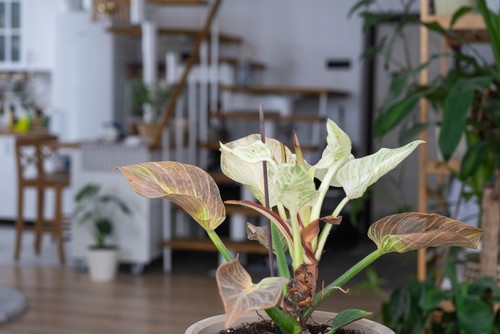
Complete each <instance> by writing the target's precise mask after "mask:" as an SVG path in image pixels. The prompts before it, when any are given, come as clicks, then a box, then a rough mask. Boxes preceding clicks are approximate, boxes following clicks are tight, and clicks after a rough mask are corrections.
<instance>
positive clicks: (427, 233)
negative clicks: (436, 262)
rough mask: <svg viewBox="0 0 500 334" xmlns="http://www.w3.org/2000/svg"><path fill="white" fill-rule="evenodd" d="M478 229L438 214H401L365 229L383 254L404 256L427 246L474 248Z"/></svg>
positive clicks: (477, 239) (479, 235)
mask: <svg viewBox="0 0 500 334" xmlns="http://www.w3.org/2000/svg"><path fill="white" fill-rule="evenodd" d="M481 234H482V232H481V230H480V229H477V228H475V227H472V226H470V225H467V224H465V223H463V222H461V221H458V220H455V219H451V218H448V217H444V216H441V215H438V214H427V213H418V212H409V213H401V214H396V215H392V216H387V217H385V218H382V219H380V220H378V221H377V222H375V223H374V224H372V225H371V226H370V228H369V229H368V237H369V238H370V239H371V240H372V241H373V242H374V243H375V244H376V245H377V248H378V249H379V250H381V251H383V252H384V253H388V252H399V253H404V252H408V251H411V250H416V249H420V248H426V247H436V246H461V247H468V248H477V245H478V243H479V239H480V238H481Z"/></svg>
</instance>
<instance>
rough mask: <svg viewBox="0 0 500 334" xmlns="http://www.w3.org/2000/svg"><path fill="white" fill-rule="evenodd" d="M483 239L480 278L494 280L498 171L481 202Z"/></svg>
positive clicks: (499, 198)
mask: <svg viewBox="0 0 500 334" xmlns="http://www.w3.org/2000/svg"><path fill="white" fill-rule="evenodd" d="M482 213H483V215H482V223H483V231H484V233H483V239H482V246H481V261H480V268H481V276H490V277H493V278H496V276H497V266H498V242H499V234H500V224H499V223H498V222H499V221H500V171H497V172H496V180H495V185H494V187H485V188H484V193H483V201H482Z"/></svg>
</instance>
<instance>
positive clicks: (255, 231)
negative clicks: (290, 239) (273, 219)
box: [247, 223, 288, 252]
mask: <svg viewBox="0 0 500 334" xmlns="http://www.w3.org/2000/svg"><path fill="white" fill-rule="evenodd" d="M268 230H269V229H268V228H267V226H255V225H253V224H250V223H247V237H248V240H255V241H257V242H259V243H260V244H261V245H262V246H264V247H266V248H267V249H269V243H268V237H267V236H268ZM279 237H280V239H281V244H282V245H283V247H284V249H283V251H285V252H286V250H287V248H288V247H287V243H286V239H285V237H283V235H282V234H281V233H280V234H279ZM274 246H276V245H274ZM273 248H274V249H276V247H273Z"/></svg>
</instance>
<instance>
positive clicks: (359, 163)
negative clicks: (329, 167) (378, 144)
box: [333, 140, 424, 199]
mask: <svg viewBox="0 0 500 334" xmlns="http://www.w3.org/2000/svg"><path fill="white" fill-rule="evenodd" d="M422 143H424V141H422V140H415V141H413V142H411V143H409V144H407V145H405V146H403V147H399V148H395V149H387V148H382V149H380V150H379V151H378V152H377V153H375V154H372V155H368V156H366V157H363V158H359V159H354V160H350V161H349V162H347V163H346V164H345V165H343V166H342V167H341V168H340V170H339V171H338V172H337V174H336V175H335V177H334V179H333V181H334V182H333V185H334V186H337V187H338V186H342V187H343V188H344V191H345V193H346V195H347V197H348V198H350V199H355V198H359V197H361V196H363V194H364V193H365V191H366V189H367V188H368V187H369V186H371V185H372V184H373V183H375V182H377V180H378V179H379V178H381V177H382V176H384V175H385V174H386V173H388V172H389V171H391V170H392V169H394V168H395V167H396V166H397V165H399V164H400V163H401V162H402V161H403V160H404V159H405V158H406V157H407V156H408V155H410V153H411V152H413V151H414V150H415V148H417V146H418V145H420V144H422Z"/></svg>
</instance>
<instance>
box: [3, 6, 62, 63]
mask: <svg viewBox="0 0 500 334" xmlns="http://www.w3.org/2000/svg"><path fill="white" fill-rule="evenodd" d="M57 6H58V3H57V1H54V0H0V70H3V71H38V72H40V71H45V72H48V71H50V70H51V69H52V66H53V63H54V62H53V60H54V56H53V54H54V28H55V25H54V23H55V16H56V13H57Z"/></svg>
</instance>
